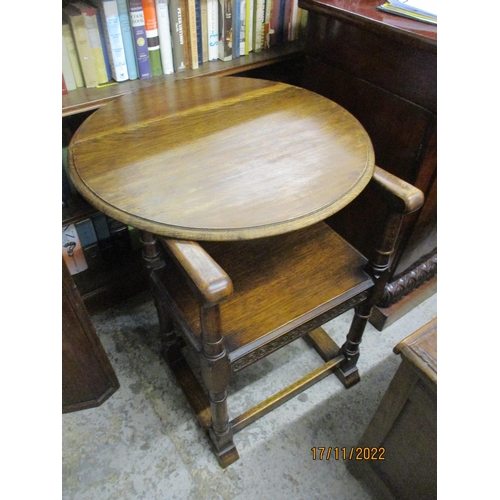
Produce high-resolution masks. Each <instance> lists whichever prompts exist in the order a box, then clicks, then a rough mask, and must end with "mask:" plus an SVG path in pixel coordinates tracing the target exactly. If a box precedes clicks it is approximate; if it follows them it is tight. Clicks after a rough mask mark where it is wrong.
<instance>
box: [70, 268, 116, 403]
mask: <svg viewBox="0 0 500 500" xmlns="http://www.w3.org/2000/svg"><path fill="white" fill-rule="evenodd" d="M62 277H63V279H62V411H63V413H69V412H72V411H78V410H84V409H87V408H93V407H95V406H99V405H101V404H102V403H103V402H104V401H106V400H107V399H108V398H109V397H110V396H111V395H112V394H114V392H115V391H117V390H118V388H119V387H120V384H119V382H118V379H117V378H116V374H115V371H114V370H113V367H112V366H111V363H110V361H109V359H108V357H107V355H106V352H105V351H104V349H103V347H102V344H101V342H100V340H99V337H98V336H97V333H96V331H95V329H94V326H93V325H92V322H91V320H90V317H89V315H88V313H87V310H86V309H85V305H84V304H83V301H82V299H81V297H80V294H79V293H78V290H77V288H76V286H75V283H74V282H73V279H72V277H71V275H70V273H69V271H68V268H67V267H66V265H65V264H64V261H63V264H62Z"/></svg>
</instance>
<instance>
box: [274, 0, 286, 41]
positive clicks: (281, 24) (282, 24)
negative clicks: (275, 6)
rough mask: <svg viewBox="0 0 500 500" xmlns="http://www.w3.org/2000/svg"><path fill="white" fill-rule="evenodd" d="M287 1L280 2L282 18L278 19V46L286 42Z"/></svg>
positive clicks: (281, 0)
mask: <svg viewBox="0 0 500 500" xmlns="http://www.w3.org/2000/svg"><path fill="white" fill-rule="evenodd" d="M286 1H287V0H280V16H279V18H278V33H277V36H276V43H277V44H280V43H283V41H284V34H285V10H286Z"/></svg>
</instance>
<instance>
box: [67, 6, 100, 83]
mask: <svg viewBox="0 0 500 500" xmlns="http://www.w3.org/2000/svg"><path fill="white" fill-rule="evenodd" d="M71 5H72V6H73V7H75V8H76V9H77V10H78V11H80V13H81V14H82V15H83V19H84V21H85V27H86V29H87V33H88V39H89V42H90V48H91V50H92V56H93V61H94V67H95V72H96V76H97V83H98V84H100V83H106V82H107V81H108V79H109V78H108V72H107V70H106V63H105V61H104V52H103V47H102V44H101V34H100V31H99V24H98V21H97V9H96V8H95V7H92V6H91V5H88V4H86V3H84V2H75V3H72V4H71Z"/></svg>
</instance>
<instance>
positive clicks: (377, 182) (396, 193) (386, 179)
mask: <svg viewBox="0 0 500 500" xmlns="http://www.w3.org/2000/svg"><path fill="white" fill-rule="evenodd" d="M372 182H373V184H374V186H375V187H376V189H377V190H378V191H379V192H380V193H381V195H382V197H383V199H384V201H385V203H386V204H387V206H388V208H389V214H388V215H387V218H386V220H385V223H384V228H383V231H382V235H381V238H380V241H379V242H378V244H377V247H376V248H375V255H374V257H373V258H372V259H371V260H370V262H369V263H368V271H369V272H370V274H371V275H372V276H373V277H374V278H375V280H376V283H375V287H374V289H373V292H372V294H371V297H370V303H371V304H372V305H373V304H376V303H378V302H379V301H380V300H381V299H382V294H383V292H384V288H385V285H386V284H387V282H388V280H389V277H390V270H391V257H392V254H393V253H394V250H395V247H396V241H397V238H398V235H399V231H400V229H401V225H402V223H403V219H404V217H405V216H406V215H408V214H410V213H412V212H415V211H416V210H418V209H420V207H421V206H422V205H423V203H424V195H423V193H422V191H420V189H417V188H416V187H414V186H412V185H411V184H409V183H408V182H406V181H403V180H402V179H400V178H399V177H396V176H395V175H392V174H390V173H389V172H387V171H385V170H383V169H381V168H380V167H377V166H376V167H375V171H374V174H373V179H372Z"/></svg>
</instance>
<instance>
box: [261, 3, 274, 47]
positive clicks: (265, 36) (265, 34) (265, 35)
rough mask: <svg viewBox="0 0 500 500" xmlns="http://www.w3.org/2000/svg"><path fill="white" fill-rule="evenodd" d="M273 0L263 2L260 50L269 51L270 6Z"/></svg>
mask: <svg viewBox="0 0 500 500" xmlns="http://www.w3.org/2000/svg"><path fill="white" fill-rule="evenodd" d="M273 1H274V0H265V4H264V19H263V21H262V49H263V50H267V49H269V47H270V46H271V45H270V37H271V28H270V23H271V14H272V6H273Z"/></svg>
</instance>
